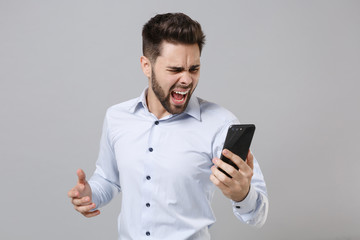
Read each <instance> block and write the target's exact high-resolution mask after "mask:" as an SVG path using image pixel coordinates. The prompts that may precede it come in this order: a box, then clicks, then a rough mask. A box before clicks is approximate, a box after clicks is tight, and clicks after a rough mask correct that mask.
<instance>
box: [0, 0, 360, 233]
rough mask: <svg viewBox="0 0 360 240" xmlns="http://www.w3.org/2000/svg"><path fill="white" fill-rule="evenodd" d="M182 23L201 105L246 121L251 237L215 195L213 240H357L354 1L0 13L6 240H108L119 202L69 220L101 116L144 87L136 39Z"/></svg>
mask: <svg viewBox="0 0 360 240" xmlns="http://www.w3.org/2000/svg"><path fill="white" fill-rule="evenodd" d="M178 11H182V12H185V13H187V14H189V15H190V16H191V17H193V18H194V19H196V20H198V21H199V22H200V23H201V24H202V26H203V29H204V31H205V33H206V35H207V44H206V46H205V48H204V51H203V55H202V72H201V80H200V84H199V86H198V89H197V90H196V92H197V95H198V96H201V97H203V98H205V99H208V100H211V101H214V102H217V103H219V104H221V105H223V106H224V107H226V108H228V109H230V110H231V111H232V112H234V113H235V114H236V115H237V116H238V117H239V119H240V121H242V122H246V123H250V122H252V123H255V124H256V125H257V132H256V135H255V139H254V142H253V151H254V152H255V155H256V157H257V159H258V161H259V162H260V164H261V167H262V170H263V173H264V175H265V178H266V181H267V185H268V191H269V195H270V212H269V216H268V221H267V224H266V225H265V226H264V227H263V228H262V229H260V230H257V229H253V228H250V227H248V226H246V225H244V224H241V223H240V222H238V221H237V220H236V219H235V217H234V216H233V215H232V211H231V207H230V204H229V201H228V200H227V199H226V198H225V197H224V196H222V194H221V192H220V191H218V192H217V193H216V195H215V199H214V201H213V206H214V211H215V214H216V216H217V220H218V221H217V223H216V224H215V225H214V226H213V227H212V229H211V232H212V235H213V239H277V240H278V239H295V240H297V239H314V240H315V239H319V240H322V239H344V240H345V239H346V240H350V239H360V229H359V223H360V221H359V214H360V208H359V206H358V205H359V201H360V193H359V183H360V181H359V175H358V172H359V170H360V161H359V159H358V158H359V155H360V146H359V139H360V131H359V130H360V128H359V122H360V112H359V110H360V108H359V103H360V97H359V87H360V84H359V77H360V27H359V24H360V14H359V12H360V2H359V1H235V0H234V1H221V2H220V1H176V2H175V1H174V2H171V1H132V2H131V3H130V1H129V2H125V1H94V0H86V1H85V0H83V1H81V0H72V1H69V0H65V1H54V0H49V1H45V0H44V1H21V0H12V1H5V0H1V1H0V36H1V37H0V107H1V111H0V121H1V124H0V133H1V134H0V150H1V168H0V184H1V197H0V205H1V214H0V221H1V224H0V228H1V231H0V238H1V239H24V238H26V239H76V238H80V239H100V238H101V239H116V236H117V230H116V217H117V215H118V212H119V211H120V203H121V197H120V196H118V197H117V198H116V199H115V200H114V201H113V202H112V203H111V204H110V205H108V206H107V207H106V208H104V209H103V211H102V214H101V215H100V216H98V217H96V218H93V219H86V218H84V217H82V216H81V215H79V214H78V213H77V212H75V211H74V210H73V208H72V206H71V204H70V201H69V199H68V198H67V195H66V194H67V191H68V190H69V189H70V188H71V187H72V186H73V185H74V184H75V181H76V174H75V171H76V169H77V168H83V169H84V170H85V171H86V172H87V174H88V175H91V173H92V171H93V170H94V168H95V161H96V158H97V152H98V143H99V138H100V131H101V126H102V121H103V117H104V114H105V110H106V108H107V107H109V106H111V105H113V104H116V103H118V102H122V101H124V100H127V99H130V98H133V97H136V96H138V95H139V94H140V92H141V91H142V89H143V88H144V87H145V86H146V85H147V80H146V78H145V77H144V76H143V74H142V72H141V70H140V64H139V58H140V56H141V37H140V36H141V28H142V25H143V24H144V23H145V22H146V21H147V20H148V19H149V18H150V17H152V16H153V15H154V14H156V13H163V12H178Z"/></svg>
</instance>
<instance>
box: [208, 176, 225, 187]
mask: <svg viewBox="0 0 360 240" xmlns="http://www.w3.org/2000/svg"><path fill="white" fill-rule="evenodd" d="M210 181H211V182H212V183H213V184H215V186H217V187H218V188H220V190H221V191H224V190H225V189H227V188H228V186H226V185H225V184H224V183H222V182H221V181H220V180H219V179H218V178H217V177H216V176H215V175H214V174H211V175H210Z"/></svg>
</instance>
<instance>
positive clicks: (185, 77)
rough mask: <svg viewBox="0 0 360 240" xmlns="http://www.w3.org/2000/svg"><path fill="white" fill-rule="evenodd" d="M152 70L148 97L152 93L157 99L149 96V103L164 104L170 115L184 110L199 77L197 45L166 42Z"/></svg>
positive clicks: (163, 106) (198, 51)
mask: <svg viewBox="0 0 360 240" xmlns="http://www.w3.org/2000/svg"><path fill="white" fill-rule="evenodd" d="M151 70H152V71H151V78H150V80H151V81H150V83H149V84H150V86H149V91H151V92H150V94H149V96H151V94H153V95H155V96H156V98H157V99H155V100H154V99H151V98H150V99H149V101H152V102H150V103H149V104H150V105H151V103H155V104H158V105H160V104H161V106H162V108H163V109H165V110H166V112H168V113H170V114H178V113H181V112H183V111H184V110H185V109H186V107H187V105H188V103H189V100H190V97H191V94H192V93H193V92H194V90H195V88H196V86H197V83H198V81H199V77H200V50H199V47H198V45H197V44H193V45H184V44H172V43H168V42H164V43H163V44H162V48H161V54H160V56H158V58H157V59H156V61H155V64H154V65H153V66H152V68H151Z"/></svg>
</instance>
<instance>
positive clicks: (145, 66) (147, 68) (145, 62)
mask: <svg viewBox="0 0 360 240" xmlns="http://www.w3.org/2000/svg"><path fill="white" fill-rule="evenodd" d="M140 64H141V68H142V70H143V72H144V74H145V76H146V77H147V78H148V79H150V77H151V62H150V60H149V59H148V58H147V57H145V56H141V58H140Z"/></svg>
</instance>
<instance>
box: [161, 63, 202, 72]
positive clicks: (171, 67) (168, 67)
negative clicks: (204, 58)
mask: <svg viewBox="0 0 360 240" xmlns="http://www.w3.org/2000/svg"><path fill="white" fill-rule="evenodd" d="M199 67H200V64H197V65H192V66H191V67H190V68H189V69H197V68H199ZM166 68H167V69H170V70H174V71H184V69H185V68H184V67H175V66H167V67H166Z"/></svg>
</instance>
